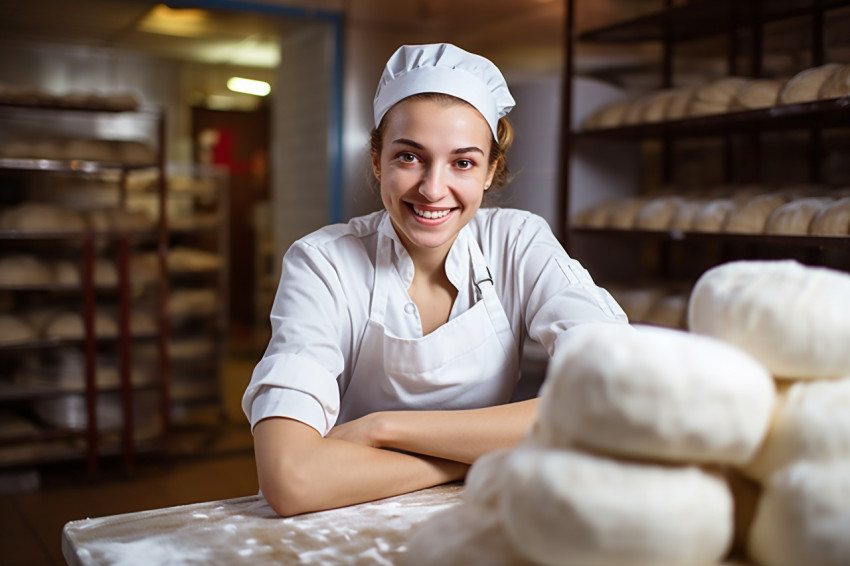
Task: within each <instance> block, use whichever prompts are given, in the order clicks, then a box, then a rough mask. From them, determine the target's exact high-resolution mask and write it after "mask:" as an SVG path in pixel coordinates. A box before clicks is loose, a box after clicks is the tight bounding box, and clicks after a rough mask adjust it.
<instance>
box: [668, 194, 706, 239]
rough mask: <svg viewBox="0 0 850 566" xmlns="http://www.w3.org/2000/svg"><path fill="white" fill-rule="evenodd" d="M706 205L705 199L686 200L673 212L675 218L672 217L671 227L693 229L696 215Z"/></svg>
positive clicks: (673, 228)
mask: <svg viewBox="0 0 850 566" xmlns="http://www.w3.org/2000/svg"><path fill="white" fill-rule="evenodd" d="M704 205H705V201H701V200H686V201H684V202H683V203H681V204H680V205H679V207H678V208H677V209H676V212H675V213H674V214H673V218H671V219H670V229H671V230H681V231H683V232H688V231H690V230H693V228H694V217H695V216H696V215H697V212H699V211H700V209H702V207H703V206H704Z"/></svg>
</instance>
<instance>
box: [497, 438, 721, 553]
mask: <svg viewBox="0 0 850 566" xmlns="http://www.w3.org/2000/svg"><path fill="white" fill-rule="evenodd" d="M504 473H505V476H506V481H505V485H506V489H505V491H504V493H503V494H502V496H501V501H500V505H499V517H500V519H501V523H502V526H503V527H504V529H505V532H506V534H507V535H508V540H509V541H510V543H511V545H512V546H513V547H514V548H515V549H516V550H517V551H518V552H519V553H520V554H521V555H523V556H526V557H528V558H529V559H531V560H533V561H534V562H535V563H537V564H558V565H562V566H603V565H611V564H647V565H648V564H652V565H653V566H682V565H683V564H694V565H696V564H716V563H718V562H719V561H720V560H721V559H722V558H723V556H724V554H725V553H726V551H727V549H728V548H729V545H730V543H731V538H732V498H731V494H730V492H729V488H728V486H727V485H726V483H725V482H724V480H723V479H722V478H720V477H718V476H716V475H713V474H710V473H708V472H706V471H704V470H702V469H699V468H697V467H694V466H660V465H653V464H647V463H637V462H626V461H618V460H613V459H609V458H604V457H600V456H596V455H592V454H588V453H583V452H580V451H578V450H546V449H542V448H537V447H520V448H517V449H516V450H514V452H513V453H512V454H511V456H510V457H509V458H508V460H507V462H506V466H505V471H504Z"/></svg>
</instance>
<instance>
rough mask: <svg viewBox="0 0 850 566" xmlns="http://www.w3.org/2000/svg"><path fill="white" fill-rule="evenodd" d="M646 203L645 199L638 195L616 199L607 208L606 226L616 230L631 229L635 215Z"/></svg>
mask: <svg viewBox="0 0 850 566" xmlns="http://www.w3.org/2000/svg"><path fill="white" fill-rule="evenodd" d="M645 205H646V199H645V198H640V197H634V198H625V199H621V200H618V201H617V202H616V204H614V205H613V206H612V207H611V208H610V209H609V210H608V217H607V219H606V226H607V227H608V228H615V229H618V230H631V229H632V228H634V226H635V216H636V215H637V213H638V211H640V209H641V208H643V207H644V206H645Z"/></svg>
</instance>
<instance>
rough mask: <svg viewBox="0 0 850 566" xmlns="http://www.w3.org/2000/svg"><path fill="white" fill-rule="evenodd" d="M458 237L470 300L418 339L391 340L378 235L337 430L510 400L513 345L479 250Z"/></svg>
mask: <svg viewBox="0 0 850 566" xmlns="http://www.w3.org/2000/svg"><path fill="white" fill-rule="evenodd" d="M464 236H465V239H466V240H467V245H468V247H469V256H470V261H471V263H472V266H471V267H472V273H473V276H474V279H473V281H474V282H475V289H476V297H475V300H476V302H475V304H474V305H473V306H472V308H470V309H469V310H467V311H466V312H464V313H462V314H460V315H458V316H456V317H455V318H453V319H452V320H450V321H448V322H447V323H445V324H443V325H442V326H440V327H439V328H437V329H436V330H435V331H434V332H432V333H430V334H428V335H427V336H423V337H421V338H398V337H396V336H393V335H391V334H389V333H388V332H387V331H386V328H385V327H384V315H385V313H386V309H387V297H388V288H389V281H390V279H391V273H390V270H392V269H394V267H393V265H392V261H391V253H392V239H391V238H389V237H387V236H383V235H382V236H381V237H379V239H378V250H377V254H376V255H377V257H376V262H375V263H376V266H375V280H374V283H373V285H372V297H371V306H370V311H369V322H368V324H367V327H366V331H365V333H364V335H363V339H362V341H361V344H360V351H359V354H358V356H357V358H356V361H355V362H354V368H353V370H352V373H351V377H350V379H349V381H348V383H347V384H343V385H342V389H343V390H341V391H340V397H341V401H340V412H339V419H338V421H337V424H341V423H344V422H347V421H350V420H353V419H356V418H359V417H362V416H364V415H366V414H368V413H371V412H375V411H391V410H404V409H413V410H446V409H472V408H480V407H488V406H492V405H500V404H504V403H507V402H508V401H509V400H510V398H511V395H512V393H513V390H514V388H515V387H516V384H517V381H518V380H519V352H518V351H517V344H516V340H515V339H514V336H513V332H512V331H511V326H510V322H509V321H508V317H507V315H506V314H505V310H504V309H503V308H502V304H501V302H500V301H499V297H498V296H497V295H496V290H495V288H494V286H493V279H492V277H491V276H490V272H489V270H488V269H487V266H486V264H485V261H484V255H483V253H482V252H481V248H480V247H479V246H478V243H477V242H476V241H475V239H474V238H472V237H471V236H469V235H468V234H461V235H460V236H459V239H460V238H461V237H464ZM455 244H456V245H457V244H460V245H463V244H462V242H461V241H456V242H455Z"/></svg>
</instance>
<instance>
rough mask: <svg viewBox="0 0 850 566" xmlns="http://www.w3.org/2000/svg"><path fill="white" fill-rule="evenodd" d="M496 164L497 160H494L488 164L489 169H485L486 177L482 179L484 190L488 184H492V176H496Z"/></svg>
mask: <svg viewBox="0 0 850 566" xmlns="http://www.w3.org/2000/svg"><path fill="white" fill-rule="evenodd" d="M496 165H498V161H494V162H493V164H492V165H491V166H490V170H489V171H487V179H485V180H484V190H485V191H486V190H487V189H489V188H490V185H492V184H493V178H494V177H495V176H496Z"/></svg>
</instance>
